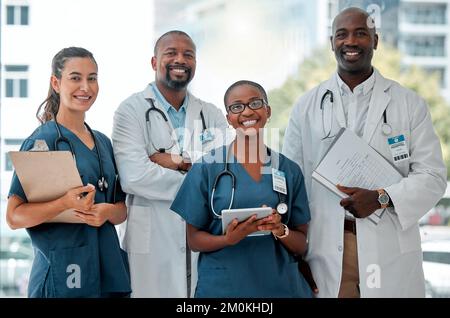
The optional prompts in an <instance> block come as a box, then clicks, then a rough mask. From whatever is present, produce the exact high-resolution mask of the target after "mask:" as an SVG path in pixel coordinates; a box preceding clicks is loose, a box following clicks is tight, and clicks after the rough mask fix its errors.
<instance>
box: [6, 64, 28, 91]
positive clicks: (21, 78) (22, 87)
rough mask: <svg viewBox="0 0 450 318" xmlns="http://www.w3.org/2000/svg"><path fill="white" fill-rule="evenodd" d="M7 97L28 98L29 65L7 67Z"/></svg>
mask: <svg viewBox="0 0 450 318" xmlns="http://www.w3.org/2000/svg"><path fill="white" fill-rule="evenodd" d="M5 86H6V90H5V91H6V95H5V97H19V98H26V97H28V65H5Z"/></svg>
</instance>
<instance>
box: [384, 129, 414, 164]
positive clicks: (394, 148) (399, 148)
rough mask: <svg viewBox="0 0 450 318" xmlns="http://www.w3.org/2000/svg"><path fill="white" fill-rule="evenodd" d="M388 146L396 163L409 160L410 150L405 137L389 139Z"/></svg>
mask: <svg viewBox="0 0 450 318" xmlns="http://www.w3.org/2000/svg"><path fill="white" fill-rule="evenodd" d="M388 145H389V149H390V150H391V154H392V159H393V160H394V163H398V162H401V161H403V160H407V159H409V149H408V145H407V144H406V140H405V135H399V136H396V137H392V138H388Z"/></svg>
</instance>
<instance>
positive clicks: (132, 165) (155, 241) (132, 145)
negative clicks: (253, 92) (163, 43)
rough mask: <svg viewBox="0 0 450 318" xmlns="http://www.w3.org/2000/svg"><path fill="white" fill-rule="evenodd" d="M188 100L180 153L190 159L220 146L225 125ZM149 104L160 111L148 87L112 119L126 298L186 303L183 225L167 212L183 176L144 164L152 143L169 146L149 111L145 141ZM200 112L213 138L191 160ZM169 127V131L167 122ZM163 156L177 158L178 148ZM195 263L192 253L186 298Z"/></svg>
mask: <svg viewBox="0 0 450 318" xmlns="http://www.w3.org/2000/svg"><path fill="white" fill-rule="evenodd" d="M188 95H189V96H188V98H189V103H188V105H187V107H186V122H185V128H186V129H187V131H189V132H193V133H192V134H191V135H189V134H188V133H187V132H186V133H185V136H184V147H183V149H185V150H187V151H188V153H190V155H192V156H193V157H194V159H196V157H198V153H199V151H200V150H203V151H208V150H210V149H211V148H214V147H216V146H220V145H222V141H221V139H222V138H221V136H219V135H220V134H221V132H223V130H225V129H226V127H227V126H228V125H227V121H226V119H225V117H224V115H223V113H222V112H221V111H220V110H219V109H218V108H217V107H215V106H214V105H212V104H208V103H205V102H203V101H201V100H200V99H198V98H196V97H194V96H193V95H192V94H190V93H188ZM149 98H152V99H153V100H154V103H155V106H156V107H157V108H159V109H160V110H162V111H164V108H163V107H162V106H161V105H159V103H158V101H157V99H156V98H155V96H154V94H153V90H152V89H151V87H150V85H148V86H147V88H146V89H145V90H144V91H142V92H139V93H136V94H133V95H132V96H130V97H129V98H127V99H126V100H125V101H123V102H122V103H121V104H120V106H119V108H118V109H117V110H116V112H115V115H114V127H113V133H112V140H113V147H114V155H115V158H116V162H117V167H118V170H119V175H120V180H121V185H122V188H123V190H124V191H125V192H126V193H127V201H126V203H127V207H128V218H127V222H125V223H123V224H121V225H120V226H119V227H118V232H119V237H120V239H121V245H122V248H124V249H125V250H126V251H127V252H128V258H129V264H130V273H131V288H132V297H173V298H178V297H187V292H186V291H187V283H186V224H185V222H184V220H183V219H182V218H181V217H180V216H179V215H178V214H176V213H174V212H172V211H171V210H170V209H169V208H170V205H171V203H172V201H173V199H174V198H175V195H176V193H177V191H178V188H179V187H180V185H181V183H182V181H183V178H184V175H183V174H181V173H180V172H178V171H174V170H170V169H166V168H163V167H161V166H159V165H157V164H155V163H153V162H151V161H150V160H149V156H150V155H152V154H153V153H155V150H154V149H153V147H152V145H151V142H152V141H153V143H154V144H155V145H156V146H157V147H159V146H160V145H161V146H164V145H169V144H170V139H169V137H170V131H169V128H168V127H167V124H166V123H165V122H164V120H163V119H162V117H161V116H159V115H157V114H156V112H154V111H152V112H151V114H150V116H155V117H153V118H152V121H151V125H155V126H157V127H154V128H156V129H154V128H153V127H152V128H151V135H150V133H149V126H148V124H147V123H146V119H145V112H146V111H147V110H148V109H149V108H150V104H149V102H148V100H147V99H149ZM200 110H203V115H204V118H205V123H206V127H207V128H208V129H209V128H211V130H212V131H213V134H214V135H215V137H216V138H215V139H214V140H213V141H210V142H207V143H205V144H203V146H204V147H203V149H200V150H199V149H196V150H197V155H194V152H192V149H193V148H192V145H194V144H195V145H196V147H199V146H200V147H201V145H202V143H201V142H200V135H201V132H202V123H201V119H200ZM164 113H165V114H166V116H167V118H169V117H168V115H167V113H166V112H165V111H164ZM158 117H159V119H158ZM155 118H157V119H156V120H155ZM169 124H170V125H171V127H172V124H171V122H170V120H169ZM214 128H217V129H220V131H217V129H216V130H214ZM175 140H176V138H175ZM168 152H171V153H176V154H179V153H180V147H179V145H178V143H176V144H175V146H174V147H173V148H172V149H171V150H170V151H168ZM197 258H198V253H192V262H191V263H192V264H191V269H192V284H191V286H192V287H191V291H192V293H191V295H192V294H193V292H194V291H195V286H196V281H197Z"/></svg>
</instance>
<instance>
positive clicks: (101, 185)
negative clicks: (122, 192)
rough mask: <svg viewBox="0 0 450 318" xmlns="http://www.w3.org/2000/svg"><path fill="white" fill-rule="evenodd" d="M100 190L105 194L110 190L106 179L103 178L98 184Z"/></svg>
mask: <svg viewBox="0 0 450 318" xmlns="http://www.w3.org/2000/svg"><path fill="white" fill-rule="evenodd" d="M97 185H98V189H99V190H100V191H101V192H103V191H105V190H107V189H108V182H107V181H106V180H105V177H101V178H100V179H98V182H97Z"/></svg>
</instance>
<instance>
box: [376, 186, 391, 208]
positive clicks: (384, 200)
mask: <svg viewBox="0 0 450 318" xmlns="http://www.w3.org/2000/svg"><path fill="white" fill-rule="evenodd" d="M377 191H378V203H380V205H381V209H386V208H387V207H388V206H389V201H390V199H389V195H388V194H387V193H386V191H384V189H378V190H377Z"/></svg>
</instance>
